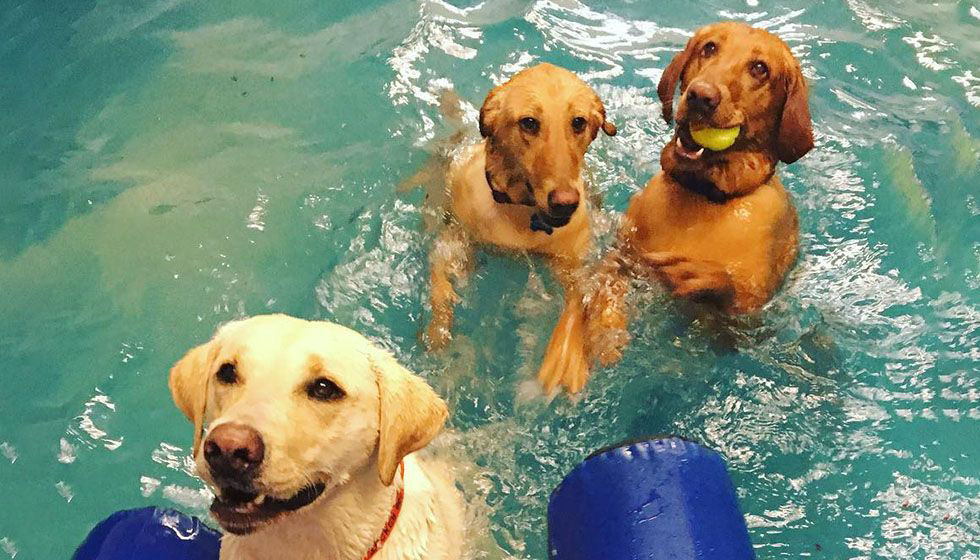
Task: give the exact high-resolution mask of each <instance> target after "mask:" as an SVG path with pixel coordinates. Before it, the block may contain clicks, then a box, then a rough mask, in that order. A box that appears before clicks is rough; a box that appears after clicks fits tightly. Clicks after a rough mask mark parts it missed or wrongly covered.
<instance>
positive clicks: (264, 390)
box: [170, 315, 447, 534]
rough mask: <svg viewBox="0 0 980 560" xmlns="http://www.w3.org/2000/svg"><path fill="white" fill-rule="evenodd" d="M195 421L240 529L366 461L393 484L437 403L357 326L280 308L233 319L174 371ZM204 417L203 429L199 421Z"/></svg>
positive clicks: (429, 432)
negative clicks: (294, 315) (275, 312)
mask: <svg viewBox="0 0 980 560" xmlns="http://www.w3.org/2000/svg"><path fill="white" fill-rule="evenodd" d="M170 389H171V392H172V394H173V398H174V402H175V403H176V404H177V407H178V408H180V410H181V411H183V412H184V414H185V415H186V416H187V417H188V418H189V419H190V420H191V421H192V422H193V423H194V447H193V455H194V460H195V464H196V467H197V472H198V474H199V475H200V476H201V478H203V479H204V480H205V481H206V482H207V483H208V484H209V485H210V486H211V487H212V488H214V489H215V493H216V498H215V501H214V503H213V504H212V506H211V511H212V513H213V514H214V516H215V518H216V519H217V520H218V522H219V523H220V524H221V526H222V527H224V528H225V529H226V530H227V531H229V532H231V533H236V534H247V533H250V532H252V531H254V530H256V529H259V528H261V527H263V526H265V525H267V524H269V523H271V522H273V521H275V520H278V519H281V518H282V517H285V516H287V515H289V514H290V513H292V512H294V511H298V510H300V509H302V508H304V507H306V506H309V505H310V504H313V503H314V502H316V501H317V500H318V499H320V498H321V496H329V495H330V494H331V492H332V491H333V490H335V489H336V488H337V487H339V486H341V485H343V484H344V483H345V482H347V481H348V480H350V478H351V477H352V476H354V475H355V474H358V473H360V472H363V471H364V469H372V470H373V469H376V472H377V475H378V476H379V477H380V479H381V481H382V482H383V483H384V484H386V485H390V484H391V483H392V481H393V479H394V476H395V472H396V470H397V468H398V464H399V463H400V462H401V460H402V459H403V458H404V457H405V455H407V454H409V453H411V452H413V451H416V450H418V449H421V448H422V447H424V446H425V445H427V444H428V443H429V442H430V441H431V440H432V438H434V437H435V436H436V434H437V433H438V432H439V430H440V429H441V428H442V425H443V422H444V421H445V419H446V416H447V411H446V405H445V403H444V402H443V401H442V400H441V399H440V398H439V397H438V396H437V395H436V394H435V393H434V392H433V391H432V389H430V388H429V386H428V385H426V384H425V382H423V381H422V379H420V378H419V377H417V376H415V375H413V374H412V373H410V372H409V371H408V370H406V369H405V368H403V367H402V366H400V365H399V364H398V363H397V362H396V361H395V360H394V358H392V357H391V356H390V355H388V354H387V353H385V352H384V351H382V350H380V349H378V348H376V347H374V346H373V345H372V344H371V343H370V342H369V341H368V340H367V339H365V338H364V337H362V336H361V335H359V334H357V333H356V332H354V331H352V330H350V329H347V328H344V327H341V326H339V325H335V324H332V323H326V322H310V321H303V320H300V319H294V318H292V317H287V316H284V315H267V316H259V317H253V318H251V319H246V320H243V321H237V322H233V323H229V324H227V325H225V326H224V327H222V328H221V329H219V330H218V332H217V334H216V335H215V337H214V339H212V340H211V341H210V342H208V343H206V344H203V345H201V346H198V347H197V348H194V349H193V350H191V351H190V352H188V353H187V355H186V356H184V357H183V358H182V359H181V360H180V361H179V362H177V364H176V365H175V366H174V367H173V369H172V370H171V372H170ZM205 426H207V431H206V432H205V430H204V428H205Z"/></svg>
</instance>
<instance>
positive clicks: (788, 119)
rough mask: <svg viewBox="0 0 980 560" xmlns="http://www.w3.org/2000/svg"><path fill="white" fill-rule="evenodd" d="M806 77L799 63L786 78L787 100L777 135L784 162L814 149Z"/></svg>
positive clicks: (779, 151) (780, 156) (794, 159)
mask: <svg viewBox="0 0 980 560" xmlns="http://www.w3.org/2000/svg"><path fill="white" fill-rule="evenodd" d="M808 98H809V94H808V91H807V87H806V78H804V77H803V72H802V71H801V70H800V67H799V65H798V64H797V65H795V68H794V70H793V72H792V73H791V74H790V76H789V77H788V78H786V102H785V103H784V104H783V115H782V117H781V118H780V121H779V132H778V134H777V135H776V150H777V152H778V153H779V159H780V160H781V161H782V162H783V163H793V162H794V161H796V160H798V159H800V158H801V157H803V156H805V155H806V154H807V152H809V151H810V150H811V149H813V122H812V120H811V119H810V102H809V99H808Z"/></svg>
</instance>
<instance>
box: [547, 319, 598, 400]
mask: <svg viewBox="0 0 980 560" xmlns="http://www.w3.org/2000/svg"><path fill="white" fill-rule="evenodd" d="M584 323H585V317H584V314H583V310H582V308H581V305H579V304H575V305H570V306H568V307H566V309H565V311H564V312H563V313H562V315H561V317H560V318H559V319H558V325H556V326H555V330H554V331H552V333H551V340H549V341H548V348H547V350H545V353H544V360H542V362H541V368H540V369H539V370H538V382H539V383H541V387H542V388H543V389H544V391H545V393H546V394H548V393H551V392H552V391H554V390H555V389H556V388H558V387H559V386H561V387H562V388H563V389H564V390H565V391H567V392H569V393H573V394H574V393H578V392H579V391H581V390H582V389H584V388H585V382H586V381H587V380H588V378H589V358H588V353H587V352H586V346H585V342H586V341H585V325H584Z"/></svg>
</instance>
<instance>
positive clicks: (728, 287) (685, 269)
mask: <svg viewBox="0 0 980 560" xmlns="http://www.w3.org/2000/svg"><path fill="white" fill-rule="evenodd" d="M642 259H643V261H644V262H645V263H646V264H648V265H650V268H651V270H652V271H653V272H654V274H656V276H657V278H659V279H660V281H661V282H663V284H664V285H665V286H666V287H667V289H668V290H670V292H671V294H673V296H674V297H677V298H684V299H689V300H692V301H697V302H702V303H710V304H714V305H717V306H719V307H727V306H730V305H731V304H732V302H733V300H734V299H735V285H734V284H733V283H732V277H731V275H729V274H728V271H726V270H725V269H724V268H723V267H722V266H721V265H719V264H717V263H714V262H710V261H699V260H692V259H688V258H687V257H684V256H682V255H679V254H677V253H646V254H644V255H643V256H642Z"/></svg>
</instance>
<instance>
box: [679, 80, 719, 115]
mask: <svg viewBox="0 0 980 560" xmlns="http://www.w3.org/2000/svg"><path fill="white" fill-rule="evenodd" d="M719 103H721V91H719V90H718V86H715V85H714V84H709V83H707V82H694V83H693V84H691V85H690V86H689V87H688V88H687V106H688V108H689V109H690V110H692V111H697V112H699V113H702V114H704V115H710V114H712V113H714V112H715V109H717V108H718V104H719Z"/></svg>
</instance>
